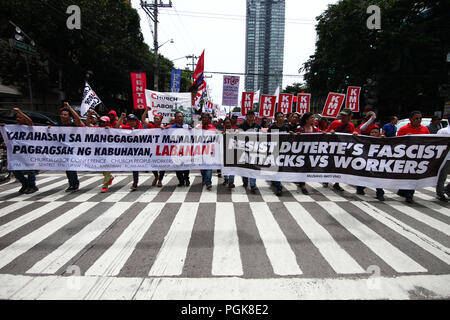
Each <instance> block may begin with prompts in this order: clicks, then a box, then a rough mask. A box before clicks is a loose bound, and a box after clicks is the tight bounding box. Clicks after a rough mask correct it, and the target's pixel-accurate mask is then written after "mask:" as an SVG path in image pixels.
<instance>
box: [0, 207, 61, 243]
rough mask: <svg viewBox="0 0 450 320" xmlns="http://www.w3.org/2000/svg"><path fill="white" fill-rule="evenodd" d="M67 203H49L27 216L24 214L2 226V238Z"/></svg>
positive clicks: (0, 232)
mask: <svg viewBox="0 0 450 320" xmlns="http://www.w3.org/2000/svg"><path fill="white" fill-rule="evenodd" d="M64 203H65V202H56V201H55V202H51V203H48V204H46V205H44V206H42V207H39V208H37V209H35V210H33V211H30V212H28V213H27V214H24V215H22V216H20V217H18V218H17V219H14V220H12V221H10V222H8V223H6V224H4V225H2V226H0V238H1V237H4V236H5V235H7V234H8V233H11V232H13V231H14V230H17V229H19V228H20V227H22V226H24V225H26V224H27V223H30V222H31V221H34V220H36V219H38V218H40V217H42V216H44V215H46V214H47V213H49V212H50V211H52V210H54V209H56V208H58V207H59V206H62V205H63V204H64Z"/></svg>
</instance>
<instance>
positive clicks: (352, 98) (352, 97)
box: [345, 87, 361, 112]
mask: <svg viewBox="0 0 450 320" xmlns="http://www.w3.org/2000/svg"><path fill="white" fill-rule="evenodd" d="M360 92H361V87H348V88H347V99H346V100H345V107H346V108H348V109H350V110H352V111H353V112H359V95H360Z"/></svg>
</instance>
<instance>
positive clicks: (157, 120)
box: [141, 108, 166, 188]
mask: <svg viewBox="0 0 450 320" xmlns="http://www.w3.org/2000/svg"><path fill="white" fill-rule="evenodd" d="M147 115H148V108H147V109H145V111H144V113H143V114H142V117H141V121H142V124H143V125H144V127H147V128H149V129H161V130H164V129H165V127H164V126H163V124H162V120H163V118H164V117H163V116H162V115H159V114H156V115H154V116H153V123H150V122H148V119H147ZM165 174H166V172H165V171H153V175H154V176H155V179H153V182H152V186H153V187H154V186H156V185H157V184H158V188H161V187H162V181H163V179H164V175H165Z"/></svg>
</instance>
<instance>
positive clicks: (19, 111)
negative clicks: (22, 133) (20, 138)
mask: <svg viewBox="0 0 450 320" xmlns="http://www.w3.org/2000/svg"><path fill="white" fill-rule="evenodd" d="M13 111H14V112H15V113H17V114H18V115H19V116H20V117H22V118H23V119H24V122H25V124H26V125H27V126H33V120H31V119H30V117H29V116H27V115H26V114H25V113H23V112H22V111H21V110H20V109H19V108H17V107H16V108H13Z"/></svg>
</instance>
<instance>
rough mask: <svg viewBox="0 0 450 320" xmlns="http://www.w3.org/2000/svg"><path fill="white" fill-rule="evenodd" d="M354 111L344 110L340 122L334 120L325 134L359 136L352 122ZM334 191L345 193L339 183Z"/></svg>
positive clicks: (326, 185) (334, 187)
mask: <svg viewBox="0 0 450 320" xmlns="http://www.w3.org/2000/svg"><path fill="white" fill-rule="evenodd" d="M352 112H353V111H352V110H351V109H342V111H341V112H340V113H339V114H340V116H341V119H340V120H334V121H333V122H332V123H331V124H330V126H329V127H328V129H326V130H325V131H324V132H330V133H331V134H334V133H336V132H340V133H351V134H353V135H358V132H357V131H356V129H355V126H354V125H353V123H351V122H350V120H351V119H352ZM323 186H324V187H325V188H327V187H328V183H327V182H325V183H323ZM333 189H335V190H337V191H344V189H343V188H342V187H341V186H340V185H339V183H337V182H336V183H335V184H334V185H333Z"/></svg>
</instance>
